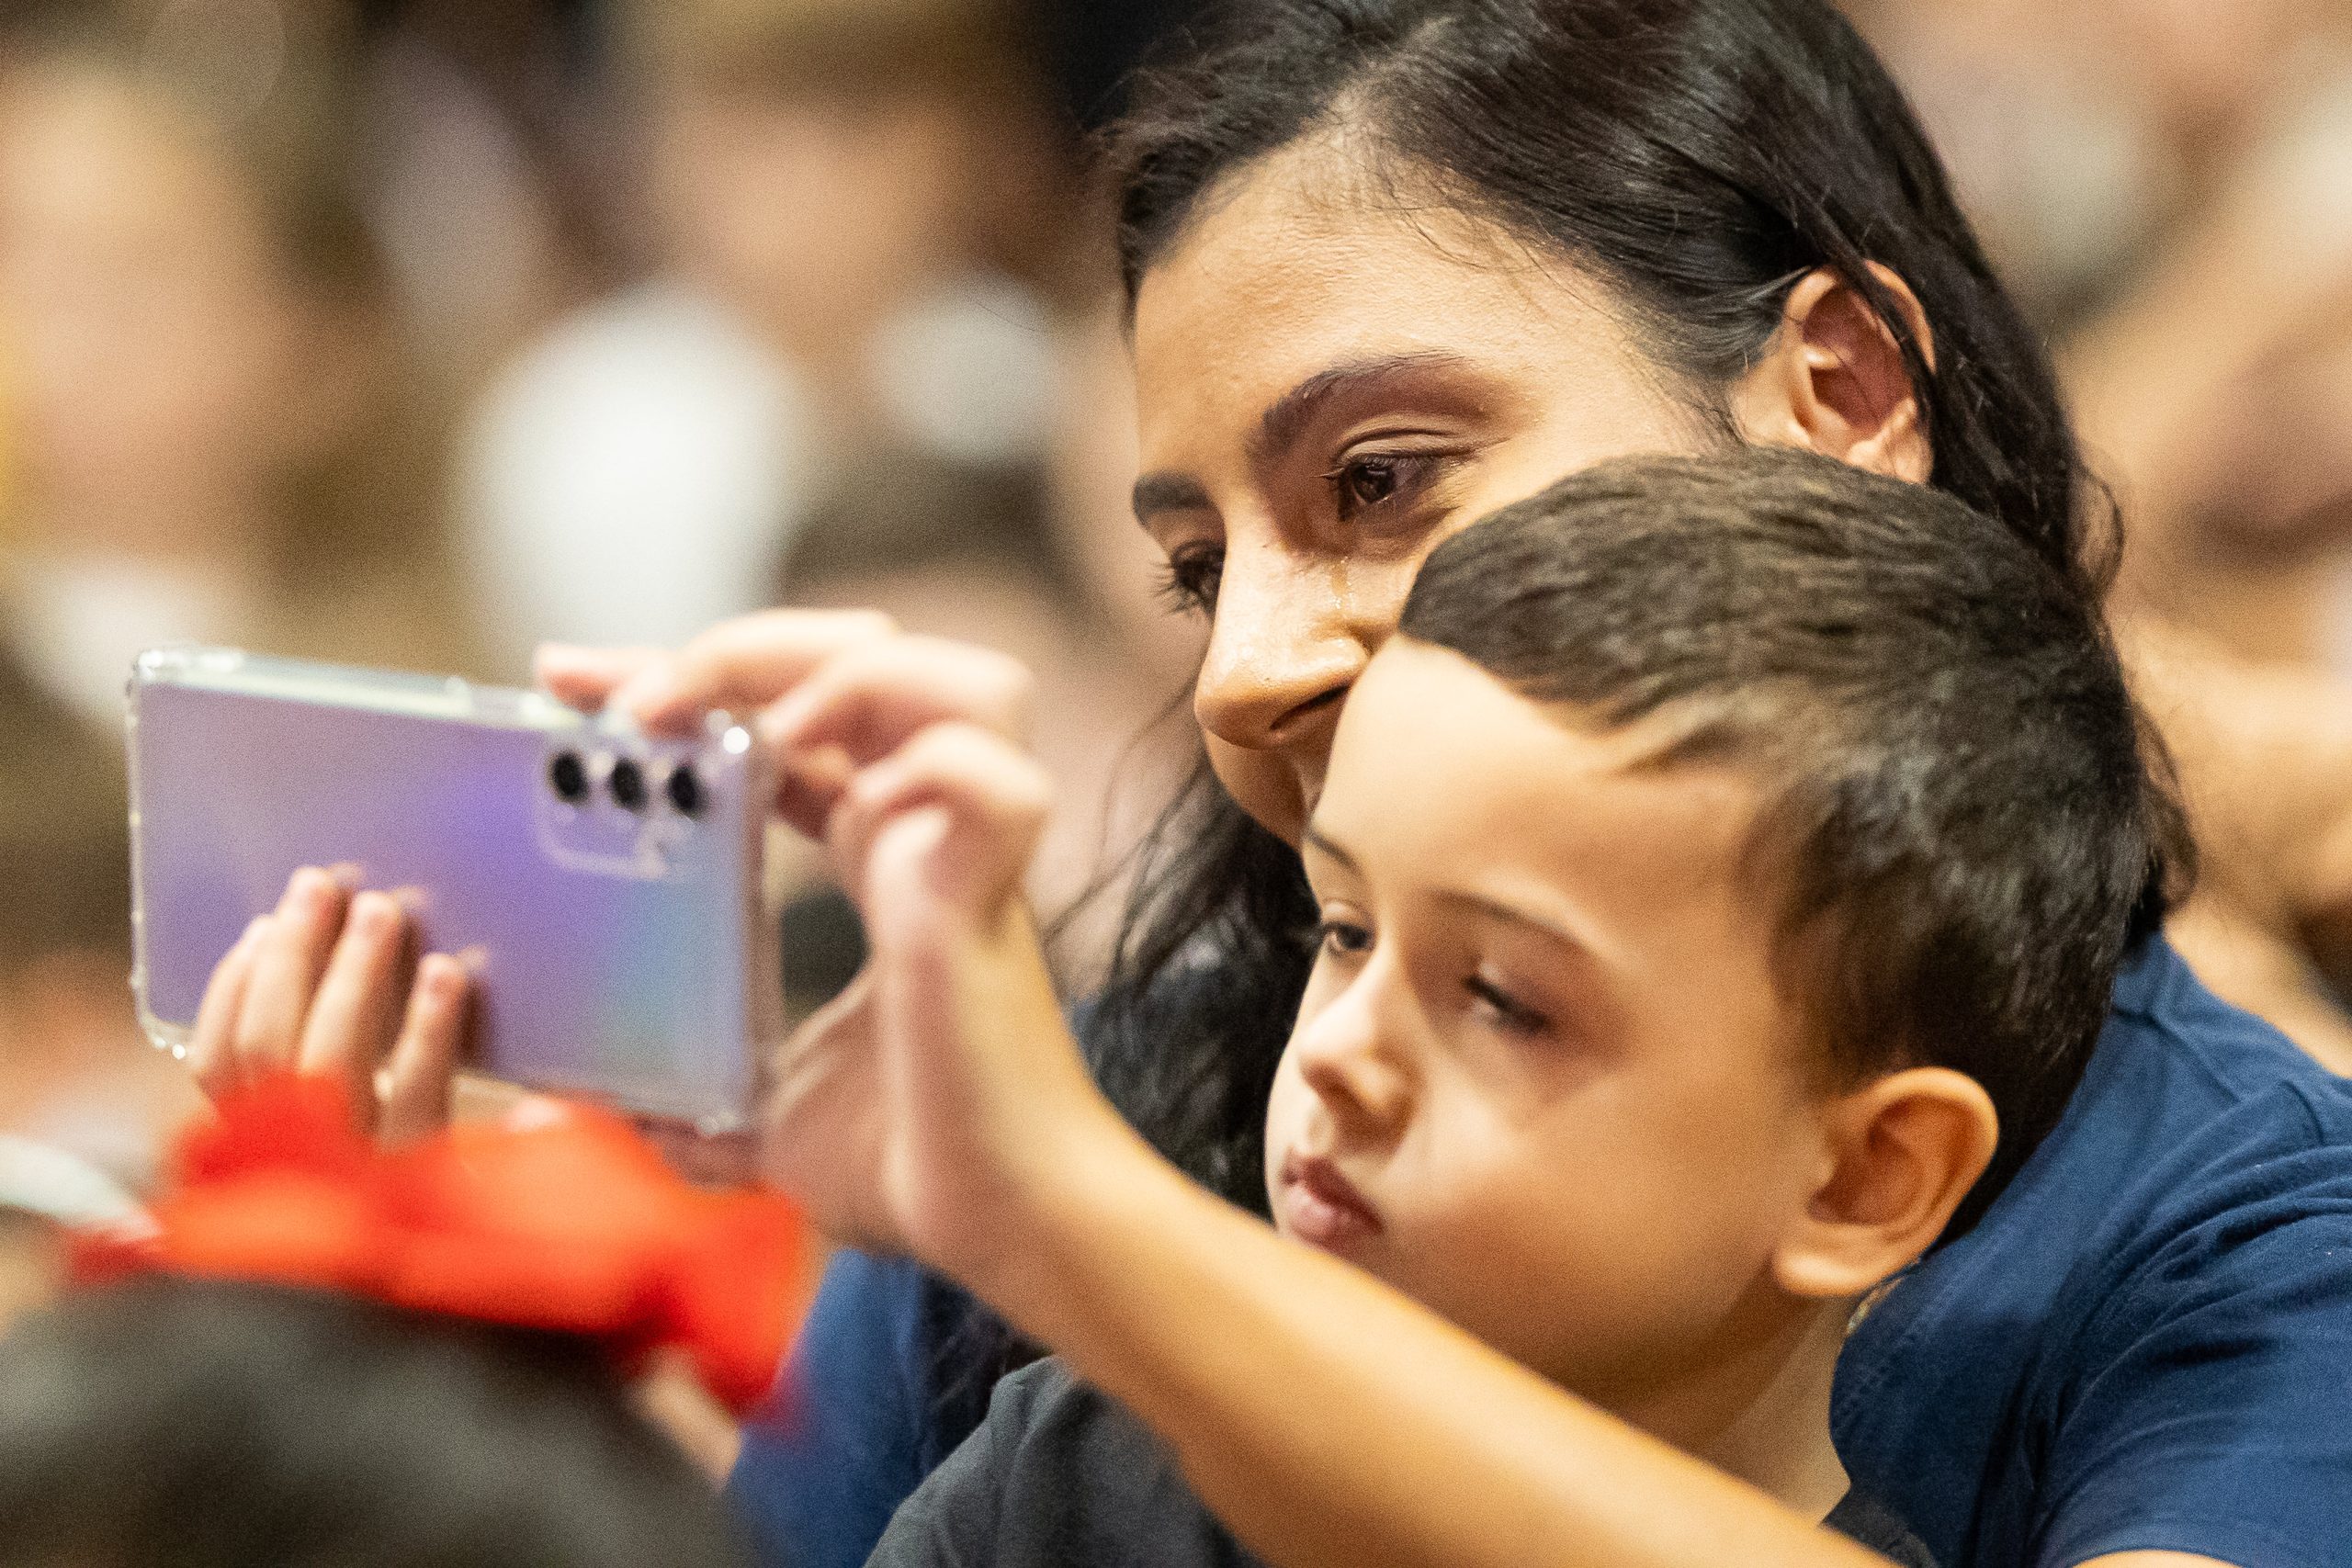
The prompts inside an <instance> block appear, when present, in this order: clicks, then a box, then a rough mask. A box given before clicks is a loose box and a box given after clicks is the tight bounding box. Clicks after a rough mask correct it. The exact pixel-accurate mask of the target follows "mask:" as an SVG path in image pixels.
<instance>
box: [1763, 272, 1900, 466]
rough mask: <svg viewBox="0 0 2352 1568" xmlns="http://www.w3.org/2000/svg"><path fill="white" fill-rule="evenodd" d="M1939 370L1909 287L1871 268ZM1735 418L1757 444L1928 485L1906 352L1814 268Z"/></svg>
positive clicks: (1866, 309) (1785, 311) (1839, 283)
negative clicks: (1795, 450) (1799, 449)
mask: <svg viewBox="0 0 2352 1568" xmlns="http://www.w3.org/2000/svg"><path fill="white" fill-rule="evenodd" d="M1871 277H1872V278H1873V279H1874V280H1875V281H1876V282H1877V283H1878V284H1879V286H1880V287H1881V288H1883V289H1885V290H1886V292H1887V294H1888V295H1889V296H1890V297H1891V298H1892V299H1893V300H1894V309H1895V310H1896V311H1897V312H1898V313H1899V314H1900V315H1901V316H1902V317H1903V321H1904V325H1905V327H1906V328H1908V329H1909V331H1910V333H1911V338H1912V341H1913V342H1915V343H1917V344H1918V345H1919V353H1920V355H1921V356H1922V357H1923V358H1925V359H1926V360H1927V362H1928V368H1930V369H1933V368H1934V367H1935V363H1936V347H1935V336H1934V333H1933V331H1932V330H1931V329H1930V328H1929V327H1928V313H1927V312H1926V311H1925V310H1922V309H1920V306H1919V299H1918V296H1917V295H1916V294H1913V293H1912V292H1911V288H1910V285H1908V284H1906V283H1905V282H1904V281H1903V279H1902V278H1900V277H1898V276H1895V275H1894V273H1893V272H1892V271H1890V270H1889V269H1887V268H1885V267H1883V266H1881V265H1878V264H1877V263H1875V262H1872V263H1871ZM1732 416H1733V419H1734V420H1735V421H1736V423H1737V424H1738V425H1739V428H1740V431H1741V434H1744V435H1746V436H1747V439H1748V440H1750V441H1753V442H1757V443H1758V444H1760V445H1771V446H1797V447H1802V448H1804V449H1805V450H1807V451H1813V452H1818V453H1820V454H1821V455H1822V456H1823V457H1836V458H1838V460H1839V461H1841V462H1846V463H1851V464H1852V465H1853V466H1854V467H1856V468H1868V469H1871V471H1872V472H1875V473H1882V474H1888V475H1892V476H1893V477H1894V478H1896V479H1909V480H1910V481H1911V482H1912V483H1914V484H1925V483H1927V482H1928V475H1929V473H1930V472H1932V471H1933V469H1934V468H1935V452H1934V449H1933V447H1932V446H1930V445H1929V444H1928V433H1927V428H1926V425H1925V423H1924V422H1923V421H1922V420H1921V418H1920V412H1919V397H1918V391H1917V389H1916V388H1915V387H1913V386H1912V384H1911V372H1910V367H1908V366H1906V365H1905V363H1904V359H1903V347H1902V344H1900V343H1899V342H1898V341H1897V340H1896V338H1895V335H1894V332H1893V331H1892V330H1891V329H1890V327H1889V326H1888V324H1887V322H1886V321H1884V320H1883V318H1882V317H1881V316H1880V315H1879V313H1878V312H1877V311H1876V310H1873V309H1872V308H1871V302H1870V301H1869V300H1868V299H1864V298H1863V297H1862V294H1861V291H1860V290H1859V289H1857V288H1855V287H1854V286H1853V285H1852V284H1850V283H1849V282H1847V281H1846V279H1845V278H1843V277H1841V276H1838V274H1837V273H1834V272H1831V271H1829V270H1828V269H1827V268H1826V267H1825V268H1816V269H1815V271H1813V272H1810V273H1807V274H1806V275H1805V276H1804V278H1803V279H1801V280H1800V281H1799V282H1798V284H1797V286H1796V287H1795V288H1792V289H1791V290H1790V291H1789V298H1788V303H1787V304H1786V305H1785V306H1783V307H1782V308H1781V330H1780V332H1779V333H1777V334H1776V335H1775V336H1774V337H1773V339H1772V342H1771V344H1770V346H1769V347H1768V348H1767V349H1766V350H1765V352H1764V355H1763V357H1762V358H1761V359H1759V360H1758V362H1757V363H1756V364H1755V366H1754V367H1751V368H1750V369H1749V370H1748V372H1747V374H1746V375H1745V376H1743V377H1741V378H1740V379H1739V380H1738V381H1737V382H1736V384H1735V385H1734V386H1733V388H1732Z"/></svg>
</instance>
